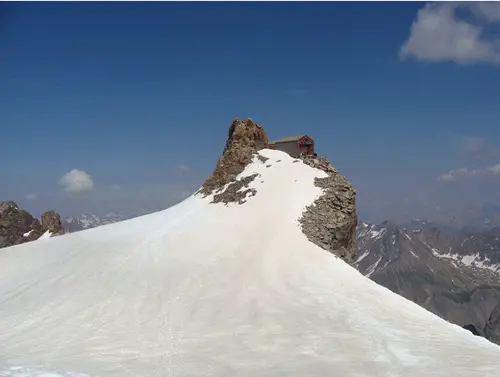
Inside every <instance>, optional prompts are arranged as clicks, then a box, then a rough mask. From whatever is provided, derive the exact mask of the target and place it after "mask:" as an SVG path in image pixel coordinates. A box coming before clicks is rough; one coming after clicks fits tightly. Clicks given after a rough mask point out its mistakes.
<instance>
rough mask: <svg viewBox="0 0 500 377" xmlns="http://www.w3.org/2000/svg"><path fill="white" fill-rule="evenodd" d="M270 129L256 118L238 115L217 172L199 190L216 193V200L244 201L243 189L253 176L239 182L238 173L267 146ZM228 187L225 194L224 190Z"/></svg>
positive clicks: (215, 201) (208, 193) (206, 194)
mask: <svg viewBox="0 0 500 377" xmlns="http://www.w3.org/2000/svg"><path fill="white" fill-rule="evenodd" d="M267 143H268V138H267V133H266V131H265V130H264V128H262V127H261V126H259V125H258V124H256V123H254V121H253V120H252V119H246V120H240V119H237V118H236V119H234V120H233V122H232V123H231V125H230V126H229V131H228V137H227V140H226V145H225V147H224V151H223V153H222V156H221V158H220V159H219V160H218V161H217V165H216V167H215V170H214V172H213V173H212V175H210V177H208V179H207V180H206V181H205V183H204V184H203V186H202V188H201V189H200V190H199V191H198V193H201V194H202V195H203V196H208V195H211V194H215V195H214V198H213V202H214V203H219V202H224V203H226V204H227V203H229V202H241V194H238V192H239V189H240V188H241V187H244V185H248V183H250V181H251V180H248V179H247V180H246V181H245V182H236V177H237V176H238V174H240V173H241V172H242V171H243V170H244V169H245V167H246V166H247V165H248V164H249V163H250V162H251V161H252V158H253V155H254V154H255V153H256V152H257V151H259V150H261V149H263V148H265V147H266V145H267ZM227 185H229V187H226V186H227ZM224 188H226V189H225V190H224V192H225V194H221V192H222V191H223V189H224Z"/></svg>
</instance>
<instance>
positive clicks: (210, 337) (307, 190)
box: [0, 149, 500, 377]
mask: <svg viewBox="0 0 500 377" xmlns="http://www.w3.org/2000/svg"><path fill="white" fill-rule="evenodd" d="M259 156H260V157H259V158H257V157H254V158H253V159H251V162H250V163H249V164H248V165H247V166H246V167H245V169H244V170H243V171H242V172H240V173H239V174H238V175H236V179H235V181H234V182H233V183H230V184H227V185H225V186H224V187H223V188H222V189H220V190H218V191H215V192H214V193H213V194H210V195H207V196H206V197H204V195H203V194H201V193H198V194H195V195H193V196H191V197H189V198H188V199H186V200H184V201H183V202H181V203H180V204H178V205H176V206H174V207H171V208H169V209H167V210H165V211H161V212H157V213H154V214H151V215H146V216H142V217H138V218H134V219H131V220H127V221H123V222H119V223H115V224H111V225H108V226H103V227H98V228H95V229H90V230H88V231H86V232H78V233H74V234H69V235H65V236H62V237H57V238H52V239H48V240H46V241H45V242H43V243H37V242H33V243H28V244H24V245H20V246H14V247H11V248H7V249H4V251H3V252H2V253H0V266H8V268H6V269H4V270H2V273H1V274H0V297H2V298H3V302H2V309H1V310H0V328H1V329H2V331H0V344H1V345H2V346H1V351H0V374H2V373H4V374H5V375H9V376H10V375H13V374H15V373H17V372H15V371H19V370H21V371H22V372H23V373H25V372H26V368H28V367H30V368H35V366H43V371H47V373H49V372H50V373H55V372H58V373H64V372H67V374H69V373H72V374H73V375H75V374H86V375H91V376H97V375H99V376H110V377H113V376H124V375H137V376H156V375H169V376H181V377H182V376H200V375H204V376H230V375H245V376H285V375H286V376H292V377H293V376H297V377H298V376H300V377H302V376H368V375H369V376H373V377H377V376H403V375H404V376H408V377H413V376H415V377H420V376H422V375H432V376H434V377H440V376H446V377H449V376H459V375H460V376H470V377H472V376H478V377H479V376H480V377H488V376H490V377H493V376H497V375H498V370H499V368H500V358H499V356H500V347H498V346H497V345H495V344H493V343H491V342H488V341H487V340H486V339H484V338H481V337H477V336H474V335H472V334H471V333H470V332H469V331H467V330H464V329H462V328H460V327H459V326H456V325H453V324H451V323H449V322H447V321H444V320H443V319H441V318H439V317H437V316H435V315H434V314H432V313H430V312H429V311H427V310H425V309H423V308H421V307H420V306H418V305H416V304H414V303H413V302H411V301H409V300H406V299H404V298H403V297H401V296H399V295H396V294H394V293H392V292H390V291H389V290H387V289H385V288H383V287H381V286H380V285H378V284H376V283H375V282H374V281H372V280H370V279H368V278H366V277H365V276H363V275H362V274H360V273H359V272H358V271H357V270H356V269H354V268H353V267H352V266H350V265H349V264H347V263H345V262H344V261H343V260H341V259H340V258H339V257H337V256H336V255H334V254H333V253H330V252H328V251H326V250H325V249H323V248H321V247H320V246H317V245H316V244H315V243H313V242H312V241H310V240H309V239H308V237H307V236H306V234H305V233H304V232H305V231H306V228H305V227H304V225H302V226H301V223H300V222H299V219H302V218H303V217H304V216H305V215H304V214H305V213H307V211H316V210H317V208H318V207H317V203H321V202H322V199H321V198H323V197H324V195H325V192H326V191H325V190H326V188H321V187H319V186H318V185H317V184H318V183H319V184H321V182H324V181H323V180H324V179H325V178H326V176H327V174H326V173H325V172H323V171H322V170H319V169H316V168H314V167H311V166H308V165H306V164H305V163H303V162H301V161H300V160H296V159H293V158H291V157H290V156H288V155H287V154H286V153H284V152H280V151H274V150H268V149H264V150H261V151H260V152H259ZM231 187H232V188H231ZM335 187H336V188H337V189H338V190H340V186H335ZM218 195H222V196H219V197H218ZM336 195H341V193H340V191H336ZM218 198H219V199H218ZM229 198H237V199H238V200H236V201H230V200H229ZM313 203H315V205H312V204H313ZM337 203H340V201H338V202H335V204H337ZM333 210H334V209H333V207H332V208H331V209H330V211H333ZM316 214H317V215H318V216H319V218H321V217H325V216H326V212H317V213H316ZM302 222H303V223H304V224H311V223H312V220H311V219H309V218H307V217H306V220H305V221H302ZM364 232H365V233H364V234H365V237H373V238H377V237H378V238H377V240H379V241H382V240H383V239H384V238H385V239H386V241H382V242H385V244H386V245H388V243H391V242H392V239H393V238H392V235H391V234H387V232H389V233H392V234H394V235H395V237H396V239H397V238H398V237H399V239H407V237H406V236H405V235H404V234H403V233H398V232H396V231H393V230H390V229H389V228H388V227H386V229H382V228H371V229H368V228H367V229H365V230H364ZM386 237H388V238H386ZM407 240H408V239H407ZM405 242H406V241H405ZM408 242H411V241H410V240H408ZM405 258H406V257H405ZM413 258H414V259H415V260H416V259H417V257H413ZM436 258H438V257H436ZM399 259H401V257H400V258H399ZM406 259H407V258H406ZM364 260H367V261H369V260H373V258H372V257H371V256H370V255H366V256H364V257H359V259H358V263H361V262H362V261H364ZM388 260H391V259H387V258H381V260H380V261H379V262H377V265H376V266H375V267H373V274H372V277H373V276H374V275H375V274H376V273H377V272H378V270H377V268H378V266H384V265H385V263H386V262H387V261H388ZM16 366H17V367H18V368H19V369H14V368H15V367H16ZM37 370H38V369H37ZM13 371H14V372H13ZM8 373H10V374H8ZM26 373H27V374H31V375H33V373H35V372H33V371H32V370H31V369H30V370H29V371H28V372H26ZM26 373H25V374H26ZM37 373H38V372H37ZM40 373H42V372H40Z"/></svg>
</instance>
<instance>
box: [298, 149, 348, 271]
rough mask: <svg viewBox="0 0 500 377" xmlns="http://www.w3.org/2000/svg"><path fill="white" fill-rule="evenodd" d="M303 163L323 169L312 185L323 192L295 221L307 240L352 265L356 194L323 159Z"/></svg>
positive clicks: (307, 160)
mask: <svg viewBox="0 0 500 377" xmlns="http://www.w3.org/2000/svg"><path fill="white" fill-rule="evenodd" d="M303 162H304V163H305V164H306V165H309V166H311V167H314V168H317V169H320V170H323V171H324V172H325V173H327V174H328V176H327V177H325V178H316V179H315V182H314V184H315V185H316V186H318V187H321V188H322V189H323V195H321V196H320V197H319V198H318V199H316V201H315V202H314V203H313V204H312V205H310V206H308V207H307V208H306V210H305V212H304V214H303V216H302V218H300V219H299V222H300V223H301V225H302V231H303V232H304V234H305V235H306V236H307V238H308V239H309V241H311V242H312V243H314V244H316V245H318V246H319V247H321V248H323V249H325V250H328V251H330V252H331V253H333V254H335V255H337V256H338V257H340V258H342V259H343V260H344V261H345V262H347V263H349V264H353V263H354V260H355V256H356V226H357V223H358V217H357V214H356V191H355V190H354V188H353V187H352V185H351V184H350V183H349V181H347V179H346V178H345V177H343V176H342V175H340V173H339V172H338V171H337V170H336V169H335V168H334V167H333V166H332V165H331V164H330V162H329V161H328V160H327V159H326V158H319V159H312V158H305V159H304V160H303Z"/></svg>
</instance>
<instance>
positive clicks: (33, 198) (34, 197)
mask: <svg viewBox="0 0 500 377" xmlns="http://www.w3.org/2000/svg"><path fill="white" fill-rule="evenodd" d="M25 198H26V199H27V200H35V199H36V198H38V195H37V194H34V193H31V194H28V195H26V196H25Z"/></svg>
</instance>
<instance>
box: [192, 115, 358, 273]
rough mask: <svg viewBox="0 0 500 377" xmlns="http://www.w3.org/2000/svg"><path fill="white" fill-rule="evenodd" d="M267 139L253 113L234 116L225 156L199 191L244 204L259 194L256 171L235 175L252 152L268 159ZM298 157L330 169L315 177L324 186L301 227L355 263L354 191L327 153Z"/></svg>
mask: <svg viewBox="0 0 500 377" xmlns="http://www.w3.org/2000/svg"><path fill="white" fill-rule="evenodd" d="M267 145H268V137H267V133H266V131H265V130H264V128H262V127H261V126H259V125H257V124H255V123H254V122H253V120H252V119H246V120H239V119H235V120H233V122H232V123H231V125H230V127H229V132H228V138H227V141H226V145H225V148H224V152H223V154H222V157H221V158H220V159H219V160H218V161H217V165H216V168H215V171H214V172H213V174H212V175H211V176H210V177H209V178H208V179H207V180H206V181H205V183H204V184H203V186H202V188H201V189H200V190H199V191H198V192H197V193H196V195H198V194H201V195H203V197H206V196H208V195H213V199H212V202H211V203H225V204H226V205H227V204H228V203H237V204H244V203H245V202H246V201H247V200H248V198H250V197H251V196H254V195H256V194H257V191H256V190H255V189H254V188H249V187H248V185H249V184H250V183H251V182H252V181H253V180H254V179H255V178H256V177H257V176H258V175H257V174H253V175H250V176H248V177H243V178H240V179H237V177H238V175H239V174H240V173H242V172H243V170H244V169H245V167H246V166H247V165H248V164H249V163H250V162H252V160H253V158H258V159H259V160H260V161H261V162H263V163H265V162H266V158H265V157H263V156H261V155H259V154H258V151H259V150H261V149H264V148H266V147H267ZM296 162H297V163H299V162H302V163H304V164H306V165H308V166H311V167H312V168H316V169H320V170H322V171H324V172H325V173H326V174H327V177H325V178H316V179H315V182H314V183H315V185H316V186H317V187H320V188H321V189H322V190H323V195H321V196H320V197H319V198H318V199H317V200H316V201H315V202H314V203H313V204H312V205H310V206H308V207H307V208H306V209H305V211H304V213H303V216H302V217H301V218H300V219H299V223H300V225H301V228H302V231H303V233H304V234H305V235H306V236H307V238H308V239H309V241H311V242H313V243H314V244H316V245H317V246H319V247H321V248H323V249H325V250H328V251H329V252H331V253H333V254H334V255H337V256H338V257H340V258H342V259H343V260H344V261H346V262H347V263H350V264H352V263H353V261H354V257H355V254H356V248H355V239H356V224H357V216H356V192H355V191H354V189H353V187H352V185H351V184H350V183H349V182H348V181H347V179H346V178H345V177H343V176H342V175H340V174H339V172H338V171H337V170H336V169H335V168H334V167H333V166H332V165H331V164H330V162H329V161H328V160H327V159H326V158H303V159H297V160H296ZM243 188H245V190H243Z"/></svg>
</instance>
